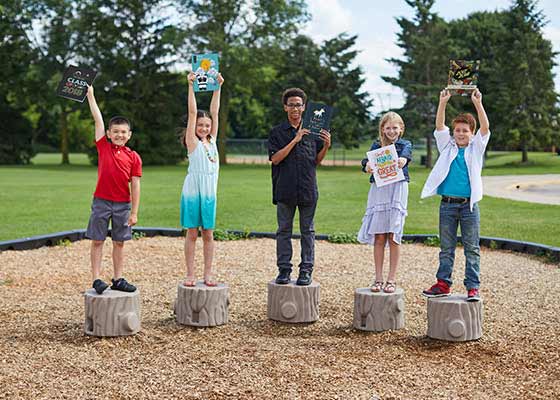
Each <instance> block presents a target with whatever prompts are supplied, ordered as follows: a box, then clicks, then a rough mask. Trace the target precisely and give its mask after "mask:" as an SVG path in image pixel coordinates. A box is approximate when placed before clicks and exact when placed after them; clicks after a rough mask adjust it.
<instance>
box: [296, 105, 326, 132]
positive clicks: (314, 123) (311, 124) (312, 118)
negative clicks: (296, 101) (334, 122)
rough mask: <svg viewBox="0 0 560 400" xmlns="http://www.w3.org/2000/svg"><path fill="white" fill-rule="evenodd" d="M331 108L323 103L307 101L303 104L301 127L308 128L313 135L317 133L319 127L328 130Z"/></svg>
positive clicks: (319, 130) (319, 129)
mask: <svg viewBox="0 0 560 400" xmlns="http://www.w3.org/2000/svg"><path fill="white" fill-rule="evenodd" d="M332 112H333V108H332V107H331V106H328V105H326V104H323V103H315V102H313V101H310V102H308V103H307V104H306V105H305V113H304V114H303V122H302V128H304V129H309V131H310V132H311V133H312V134H314V135H319V133H320V132H321V129H325V130H327V131H328V130H329V128H330V126H331V118H332Z"/></svg>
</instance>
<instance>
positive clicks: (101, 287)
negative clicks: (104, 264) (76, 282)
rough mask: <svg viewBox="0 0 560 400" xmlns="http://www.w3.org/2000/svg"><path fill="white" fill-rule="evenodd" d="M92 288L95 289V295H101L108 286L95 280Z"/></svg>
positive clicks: (99, 280)
mask: <svg viewBox="0 0 560 400" xmlns="http://www.w3.org/2000/svg"><path fill="white" fill-rule="evenodd" d="M92 287H93V288H94V289H95V291H96V292H97V294H101V293H103V292H104V291H105V289H107V288H108V287H109V285H107V284H106V283H105V282H103V281H102V280H101V279H96V280H94V281H93V285H92Z"/></svg>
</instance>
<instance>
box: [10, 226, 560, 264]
mask: <svg viewBox="0 0 560 400" xmlns="http://www.w3.org/2000/svg"><path fill="white" fill-rule="evenodd" d="M226 232H228V233H233V234H236V235H239V236H247V237H251V238H270V239H274V238H275V237H276V234H275V233H274V232H244V231H226ZM85 233H86V230H85V229H74V230H71V231H64V232H57V233H52V234H49V235H40V236H32V237H27V238H20V239H15V240H7V241H2V242H0V251H4V250H32V249H38V248H40V247H43V246H56V245H59V244H61V243H64V242H67V241H68V242H76V241H78V240H82V239H84V238H85ZM133 233H139V234H143V236H146V237H154V236H168V237H180V236H183V235H184V233H183V230H181V229H176V228H158V227H137V228H133ZM109 234H110V231H109ZM437 237H438V235H435V234H418V235H403V240H406V241H410V242H413V243H424V242H425V241H426V240H428V239H430V238H437ZM293 238H294V239H299V238H300V235H299V234H294V235H293ZM315 239H317V240H328V239H329V235H315ZM458 240H459V241H461V237H458ZM480 245H481V246H484V247H488V248H491V249H495V250H510V251H515V252H518V253H525V254H532V255H536V256H546V257H549V258H551V259H553V260H555V261H556V262H560V247H553V246H547V245H544V244H540V243H532V242H523V241H519V240H511V239H504V238H494V237H486V236H481V237H480Z"/></svg>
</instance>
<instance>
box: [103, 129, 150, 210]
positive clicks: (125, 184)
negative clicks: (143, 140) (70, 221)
mask: <svg viewBox="0 0 560 400" xmlns="http://www.w3.org/2000/svg"><path fill="white" fill-rule="evenodd" d="M95 145H96V146H97V154H98V155H99V161H98V166H97V187H96V188H95V193H94V194H93V195H94V196H95V197H99V198H100V199H104V200H110V201H118V202H130V187H129V183H130V181H131V180H132V177H133V176H142V159H141V158H140V156H139V155H138V153H137V152H135V151H134V150H131V149H129V148H128V147H126V146H117V145H114V144H112V143H109V141H108V140H107V137H106V136H105V135H103V137H102V138H101V139H99V140H98V141H97V142H95Z"/></svg>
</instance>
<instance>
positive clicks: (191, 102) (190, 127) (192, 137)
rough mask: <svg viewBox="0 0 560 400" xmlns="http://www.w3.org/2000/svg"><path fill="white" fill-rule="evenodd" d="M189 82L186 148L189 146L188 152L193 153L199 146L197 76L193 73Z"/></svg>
mask: <svg viewBox="0 0 560 400" xmlns="http://www.w3.org/2000/svg"><path fill="white" fill-rule="evenodd" d="M187 79H188V82H189V89H188V90H189V92H188V111H187V112H188V114H187V115H188V117H187V129H186V134H185V146H187V151H188V152H189V153H192V152H193V151H194V149H195V148H196V146H197V144H198V138H197V137H196V113H197V108H196V98H195V96H194V87H193V85H194V80H195V79H196V75H195V74H194V73H193V72H191V73H190V74H189V76H188V77H187Z"/></svg>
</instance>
